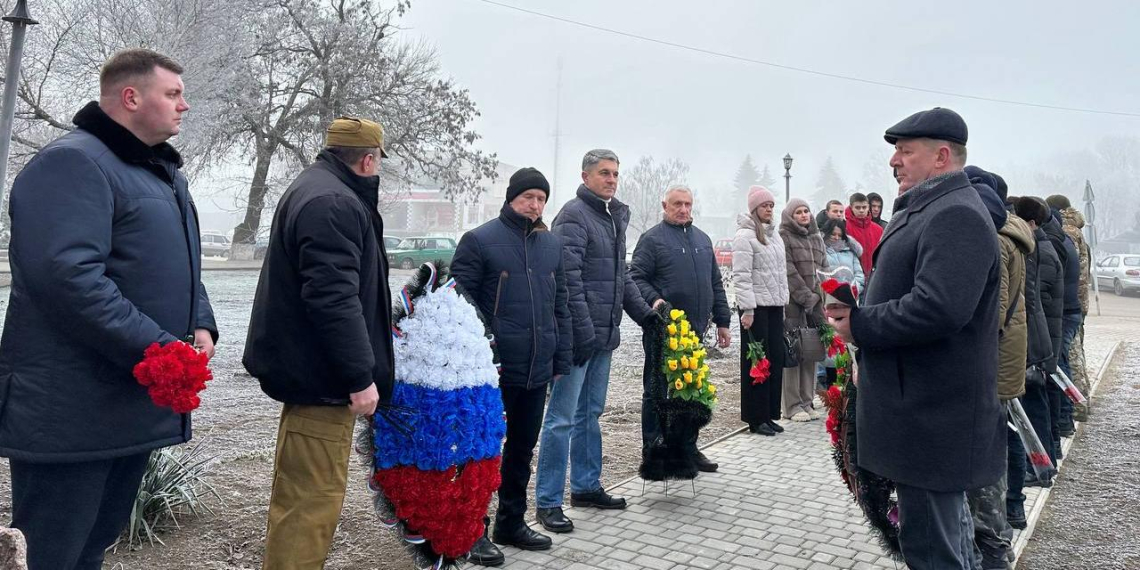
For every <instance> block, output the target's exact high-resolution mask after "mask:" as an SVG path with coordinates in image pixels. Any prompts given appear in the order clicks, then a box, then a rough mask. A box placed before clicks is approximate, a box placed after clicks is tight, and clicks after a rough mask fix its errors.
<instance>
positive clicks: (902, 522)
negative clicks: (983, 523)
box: [896, 484, 974, 570]
mask: <svg viewBox="0 0 1140 570" xmlns="http://www.w3.org/2000/svg"><path fill="white" fill-rule="evenodd" d="M896 491H897V492H898V499H899V544H900V545H901V546H902V552H903V558H904V559H905V560H906V565H907V568H910V569H912V570H927V569H930V570H948V569H951V568H971V567H972V562H971V561H972V560H973V556H974V532H973V524H972V522H971V519H970V509H969V508H968V507H967V506H966V494H965V493H963V492H961V491H957V492H949V493H943V492H939V491H931V490H928V489H920V488H918V487H911V486H909V485H902V484H898V485H897V486H896Z"/></svg>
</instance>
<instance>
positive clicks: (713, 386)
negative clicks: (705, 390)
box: [709, 384, 716, 394]
mask: <svg viewBox="0 0 1140 570" xmlns="http://www.w3.org/2000/svg"><path fill="white" fill-rule="evenodd" d="M709 394H716V384H709Z"/></svg>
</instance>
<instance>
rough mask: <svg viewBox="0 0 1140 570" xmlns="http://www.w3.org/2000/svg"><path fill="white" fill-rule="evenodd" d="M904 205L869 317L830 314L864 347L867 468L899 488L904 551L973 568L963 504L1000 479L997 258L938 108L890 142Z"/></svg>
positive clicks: (959, 144)
mask: <svg viewBox="0 0 1140 570" xmlns="http://www.w3.org/2000/svg"><path fill="white" fill-rule="evenodd" d="M885 138H886V140H887V142H888V143H890V144H892V145H894V147H895V153H894V155H893V156H892V157H891V166H892V167H894V168H895V169H896V172H897V174H896V178H897V179H898V182H899V192H900V193H901V196H900V197H899V199H898V200H896V201H895V207H894V218H893V219H892V220H891V223H890V225H889V226H888V229H887V231H886V233H885V234H884V235H883V237H882V239H881V241H880V243H879V246H878V249H877V250H876V252H875V256H874V264H875V265H874V267H875V270H874V272H873V275H872V277H871V278H870V283H869V284H868V286H867V291H866V301H865V304H863V305H862V306H859V307H842V306H832V307H828V313H829V315H828V316H829V317H830V319H831V321H832V323H834V326H835V328H836V332H837V333H838V334H839V335H841V336H842V337H843V338H844V339H845V340H848V341H853V342H854V344H855V345H857V346H858V348H859V352H858V358H859V366H860V368H859V372H858V386H859V397H858V398H857V402H858V404H857V410H856V416H857V418H856V423H857V425H858V426H859V429H858V439H859V441H858V447H859V466H860V467H862V468H864V469H867V470H868V471H871V472H873V473H876V474H878V475H880V476H883V477H886V478H888V479H891V480H892V481H894V482H895V484H896V489H897V492H898V502H899V529H900V530H899V543H900V545H901V547H902V552H903V556H904V558H905V559H906V563H907V566H908V567H910V568H914V569H916V570H924V569H944V568H967V567H970V562H971V560H973V536H974V533H973V528H972V524H971V518H970V512H969V509H968V508H967V506H966V497H965V491H967V490H969V489H976V488H979V487H984V486H987V485H991V484H993V483H995V482H996V481H997V480H998V479H999V478H1000V477H1001V474H1002V472H1003V471H1005V454H1004V453H1002V451H1003V448H1004V446H1005V442H1006V431H1005V430H1006V427H1005V423H1006V422H1005V415H1004V413H1003V411H1002V408H1001V405H1000V403H999V402H998V399H997V368H998V325H999V324H1000V321H999V320H998V299H999V295H1000V280H1001V268H1000V264H1001V254H1000V251H999V248H998V239H997V234H996V232H995V231H994V225H993V221H992V220H991V218H990V215H989V213H988V212H987V211H986V208H985V206H984V205H983V204H982V200H981V199H980V198H979V197H978V193H977V192H976V191H975V190H974V188H973V187H972V186H971V185H970V181H969V179H967V177H966V174H965V173H964V172H962V168H963V167H964V166H965V162H966V138H967V130H966V123H965V122H964V121H963V120H962V118H961V117H960V116H958V114H957V113H955V112H953V111H951V110H949V109H942V108H935V109H932V110H929V111H922V112H919V113H916V114H914V115H911V116H910V117H908V118H906V119H904V120H903V121H901V122H900V123H898V124H897V125H895V126H893V127H891V128H890V129H888V130H887V132H886V136H885Z"/></svg>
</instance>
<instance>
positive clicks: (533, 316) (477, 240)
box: [451, 168, 572, 566]
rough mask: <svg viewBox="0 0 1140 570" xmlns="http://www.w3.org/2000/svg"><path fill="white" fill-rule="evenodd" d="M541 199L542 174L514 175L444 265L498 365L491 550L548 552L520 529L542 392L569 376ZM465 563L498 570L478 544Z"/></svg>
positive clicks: (557, 262) (564, 325)
mask: <svg viewBox="0 0 1140 570" xmlns="http://www.w3.org/2000/svg"><path fill="white" fill-rule="evenodd" d="M549 196H550V184H549V183H548V182H547V181H546V177H545V176H543V175H542V173H541V172H539V171H538V170H535V169H533V168H523V169H520V170H519V171H518V172H515V173H514V175H512V176H511V180H510V184H509V185H508V186H507V196H506V198H507V199H506V202H505V203H504V204H503V208H502V210H500V212H499V217H498V218H495V219H494V220H491V221H489V222H487V223H485V224H483V225H481V226H479V227H477V228H475V229H473V230H471V231H469V232H467V233H466V234H464V235H463V237H462V238H461V239H460V240H459V247H458V248H456V250H455V256H454V258H453V260H452V262H451V275H452V276H453V277H455V281H456V282H457V283H459V285H460V286H461V287H463V290H464V291H466V292H467V293H468V294H470V295H471V298H472V299H473V300H474V301H475V306H476V307H477V308H478V309H479V312H480V313H481V314H482V315H483V318H484V320H485V322H487V323H490V325H491V331H492V333H493V334H494V335H495V344H496V349H497V352H498V355H499V362H500V364H501V369H500V372H499V389H500V391H502V395H503V410H504V412H505V413H506V415H507V438H506V441H504V442H503V461H502V468H501V471H502V480H503V482H502V484H501V485H500V486H499V508H498V510H497V511H496V513H495V530H494V532H493V533H492V534H491V536H492V538H493V539H494V541H495V542H497V543H499V544H508V545H511V546H516V547H518V548H521V549H523V550H546V549H548V548H550V544H551V541H550V537H547V536H545V535H542V534H539V533H537V532H535V531H534V530H531V528H530V527H528V526H527V525H526V521H525V520H523V515H524V514H526V489H527V483H528V482H529V481H530V461H531V458H533V457H534V446H535V444H537V443H538V433H539V430H540V428H541V427H542V412H543V407H544V406H545V404H546V387H547V385H548V384H550V382H553V381H557V380H558V378H559V377H561V376H562V375H563V374H566V373H567V372H569V371H570V368H571V363H570V360H571V347H570V341H571V340H572V339H571V332H570V309H569V307H568V306H567V304H566V299H567V295H568V294H567V291H566V274H565V272H564V271H563V268H562V242H561V241H560V240H559V239H558V236H555V235H554V234H552V233H550V232H549V231H547V229H546V224H544V223H543V222H542V211H543V210H544V209H545V208H546V199H547V198H548V197H549ZM468 559H469V560H471V561H472V562H475V563H477V564H481V565H484V566H498V565H500V564H502V563H503V562H504V558H503V554H502V553H501V552H500V551H499V549H498V548H495V546H494V545H493V544H491V543H490V542H489V541H488V540H487V539H486V537H484V538H482V539H480V540H479V542H478V543H476V545H475V547H474V548H473V549H472V551H471V553H470V554H469V555H468Z"/></svg>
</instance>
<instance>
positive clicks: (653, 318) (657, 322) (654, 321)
mask: <svg viewBox="0 0 1140 570" xmlns="http://www.w3.org/2000/svg"><path fill="white" fill-rule="evenodd" d="M664 324H665V315H662V314H661V313H660V312H658V311H649V314H648V315H645V318H644V319H642V320H641V328H643V329H652V328H654V327H660V326H664Z"/></svg>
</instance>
